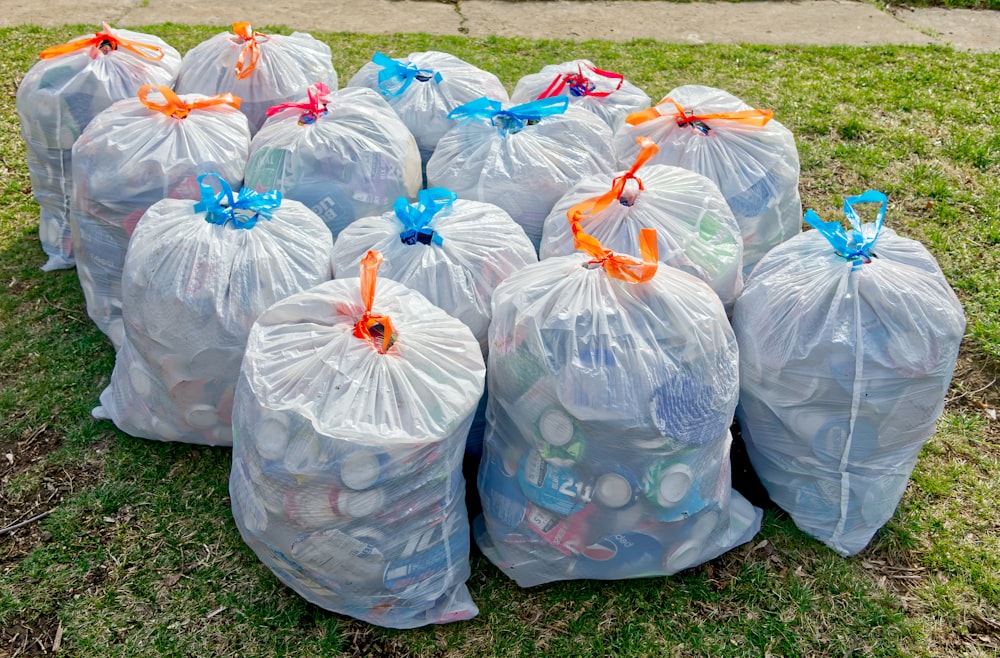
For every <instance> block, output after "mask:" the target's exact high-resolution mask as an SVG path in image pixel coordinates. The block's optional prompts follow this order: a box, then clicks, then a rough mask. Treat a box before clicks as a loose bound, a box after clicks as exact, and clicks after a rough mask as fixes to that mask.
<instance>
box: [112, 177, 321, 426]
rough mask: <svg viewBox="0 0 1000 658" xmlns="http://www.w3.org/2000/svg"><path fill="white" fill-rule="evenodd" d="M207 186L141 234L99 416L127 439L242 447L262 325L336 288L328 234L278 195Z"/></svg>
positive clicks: (132, 252) (150, 218) (148, 219)
mask: <svg viewBox="0 0 1000 658" xmlns="http://www.w3.org/2000/svg"><path fill="white" fill-rule="evenodd" d="M203 179H205V175H203V176H201V177H200V178H199V182H200V183H201V188H202V190H201V201H199V202H195V201H193V200H189V199H163V200H162V201H160V202H158V203H155V204H153V206H152V207H151V208H150V209H149V210H147V211H146V213H145V214H144V215H143V217H142V219H141V220H140V222H139V224H138V226H137V227H136V230H135V233H134V234H133V235H132V241H131V243H130V244H129V249H128V256H127V257H126V259H125V267H124V271H123V275H122V312H123V316H124V320H125V335H124V344H123V345H122V349H121V350H119V351H118V354H117V355H116V360H115V369H114V372H113V373H112V375H111V383H110V384H109V385H108V387H107V388H106V389H105V390H104V392H103V393H102V394H101V406H99V407H97V408H96V409H95V410H94V412H93V413H94V416H96V417H98V418H109V419H111V420H112V421H114V423H115V425H117V426H118V428H119V429H120V430H122V431H123V432H125V433H126V434H131V435H132V436H138V437H142V438H147V439H156V440H160V441H185V442H188V443H202V444H210V445H232V442H233V441H232V436H233V435H232V410H233V391H234V389H235V387H236V379H237V376H238V375H239V371H240V363H241V362H242V360H243V352H244V350H245V347H246V341H247V335H248V334H249V333H250V327H251V326H252V325H253V322H254V320H256V319H257V315H259V314H260V313H261V312H262V311H264V310H265V309H266V308H268V307H269V306H271V305H272V304H273V303H274V302H276V301H278V300H280V299H283V298H284V297H287V296H289V295H291V294H293V293H297V292H301V291H302V290H305V289H307V288H311V287H313V286H315V285H318V284H320V283H323V282H325V281H329V280H330V279H331V278H332V276H333V272H332V268H331V252H332V250H333V240H332V239H331V237H330V232H329V231H328V230H327V228H326V226H324V225H323V222H322V220H320V219H319V217H317V216H316V215H315V214H314V213H313V212H311V211H310V210H309V209H308V208H306V207H305V206H303V205H302V204H301V203H299V202H297V201H291V200H289V199H282V198H281V194H280V193H278V192H270V193H267V194H258V193H256V192H252V191H251V190H247V189H243V190H240V191H239V193H238V194H234V193H233V191H232V189H230V187H229V185H228V184H227V183H226V182H225V181H224V180H223V179H221V178H219V184H220V185H221V188H222V191H221V192H220V193H219V194H218V195H216V193H215V190H214V189H213V188H212V187H211V186H210V185H209V184H208V183H207V182H204V180H203Z"/></svg>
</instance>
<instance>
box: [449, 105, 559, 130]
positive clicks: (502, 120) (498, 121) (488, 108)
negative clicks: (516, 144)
mask: <svg viewBox="0 0 1000 658" xmlns="http://www.w3.org/2000/svg"><path fill="white" fill-rule="evenodd" d="M568 107H569V97H567V96H553V97H551V98H543V99H541V100H537V101H531V102H530V103H524V104H522V105H515V106H514V107H511V108H508V109H506V110H505V109H503V106H502V104H501V103H500V101H495V100H491V99H489V98H487V97H486V96H483V97H482V98H477V99H476V100H474V101H470V102H468V103H466V104H465V105H459V106H458V107H456V108H455V109H454V110H452V111H451V112H449V113H448V118H449V119H458V120H460V121H465V122H468V121H483V122H486V121H488V122H490V123H491V124H492V125H494V126H496V128H497V130H499V131H500V132H508V133H516V132H520V131H521V130H522V129H523V128H524V127H525V126H527V125H528V124H529V122H533V121H540V120H541V119H542V118H544V117H548V116H553V115H555V114H562V113H563V112H565V111H566V108H568Z"/></svg>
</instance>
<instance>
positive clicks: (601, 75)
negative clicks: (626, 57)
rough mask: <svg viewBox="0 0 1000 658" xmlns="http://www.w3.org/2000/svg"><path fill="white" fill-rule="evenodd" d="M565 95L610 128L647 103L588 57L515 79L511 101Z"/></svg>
mask: <svg viewBox="0 0 1000 658" xmlns="http://www.w3.org/2000/svg"><path fill="white" fill-rule="evenodd" d="M553 96H566V97H567V98H569V102H570V104H571V105H578V106H580V107H582V108H584V109H586V110H589V111H591V112H593V113H594V114H596V115H597V116H599V117H600V118H601V119H603V120H604V122H605V123H606V124H608V127H609V128H611V130H612V131H614V130H616V129H617V128H618V127H619V126H620V125H621V124H622V123H623V122H624V121H625V117H626V116H628V115H629V114H631V113H633V112H638V111H639V110H644V109H646V108H647V107H649V103H650V100H649V96H648V95H646V92H644V91H643V90H641V89H639V88H638V87H636V86H635V85H634V84H632V83H631V82H629V81H628V80H626V79H625V77H624V76H623V75H622V74H620V73H615V72H614V71H604V70H602V69H599V68H597V67H596V66H594V63H593V62H591V61H590V60H587V59H575V60H572V61H569V62H562V63H561V64H549V65H546V66H544V67H542V70H541V71H539V72H538V73H529V74H528V75H526V76H524V77H523V78H521V79H520V80H518V81H517V85H515V87H514V93H512V94H511V95H510V102H511V103H514V104H515V105H517V104H520V103H528V102H530V101H535V100H541V99H543V98H552V97H553Z"/></svg>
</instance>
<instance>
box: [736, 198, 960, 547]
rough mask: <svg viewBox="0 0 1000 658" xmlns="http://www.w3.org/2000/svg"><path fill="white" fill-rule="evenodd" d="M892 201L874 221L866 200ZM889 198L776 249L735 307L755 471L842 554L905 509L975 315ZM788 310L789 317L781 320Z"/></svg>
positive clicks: (743, 407)
mask: <svg viewBox="0 0 1000 658" xmlns="http://www.w3.org/2000/svg"><path fill="white" fill-rule="evenodd" d="M867 202H874V203H880V204H881V206H880V210H879V214H878V219H877V221H876V222H875V223H872V224H864V225H862V223H861V220H860V218H859V217H858V215H857V213H856V211H855V210H854V208H853V204H856V203H867ZM886 203H887V202H886V198H885V195H883V194H881V193H878V192H866V193H865V194H863V195H861V196H858V197H849V198H848V199H846V200H845V202H844V209H845V213H846V214H847V216H848V218H849V219H850V220H851V225H852V227H853V230H852V231H850V232H849V233H845V232H844V230H843V228H842V227H841V225H840V224H837V223H833V222H829V223H828V222H822V221H820V220H819V218H818V217H816V216H815V214H813V213H812V212H811V211H810V212H809V213H807V214H806V219H807V221H808V222H809V223H810V224H811V225H812V226H814V227H815V228H817V229H818V230H815V231H807V232H805V233H803V234H801V235H799V236H797V237H795V238H793V239H791V240H789V241H788V242H786V243H784V244H782V245H781V246H780V247H777V248H775V249H774V250H773V251H772V252H770V253H769V254H768V255H767V256H766V257H765V258H764V260H762V261H761V262H760V264H759V265H758V266H757V269H756V270H754V273H753V274H752V275H751V277H750V279H749V280H748V281H747V286H746V288H745V289H744V292H743V295H742V296H741V297H740V298H739V300H738V301H737V302H736V309H735V312H734V315H733V327H734V329H735V331H736V336H737V338H738V339H739V345H740V386H741V391H740V406H739V410H738V411H737V417H738V419H739V422H740V427H741V429H742V432H743V438H744V440H745V441H746V445H747V451H748V453H749V455H750V459H751V462H752V464H753V466H754V470H755V471H756V472H757V474H758V475H759V476H760V478H761V480H762V482H763V483H764V486H765V487H766V488H767V490H768V493H769V494H770V495H771V499H772V500H773V501H774V502H775V503H777V504H778V505H779V506H780V507H781V508H782V509H784V510H785V511H787V512H788V513H789V514H790V515H791V517H792V519H793V520H794V521H795V524H796V525H797V526H798V527H799V528H800V529H802V530H803V531H804V532H806V533H808V534H810V535H812V536H813V537H816V538H817V539H819V540H820V541H822V542H823V543H825V544H826V545H828V546H829V547H830V548H832V549H833V550H835V551H837V552H838V553H840V554H841V555H853V554H855V553H858V552H860V551H861V550H863V549H864V548H865V547H866V546H867V545H868V543H869V542H870V541H871V539H872V537H873V536H874V535H875V533H876V532H877V531H878V529H879V528H881V527H882V526H883V525H884V524H885V523H886V522H887V521H888V520H889V519H890V518H891V517H892V515H893V513H894V512H895V509H896V506H897V504H898V503H899V501H900V499H901V498H902V496H903V492H904V490H905V489H906V483H907V481H908V479H909V477H910V473H911V471H912V470H913V467H914V465H915V464H916V461H917V456H918V454H919V452H920V448H921V447H922V446H923V444H924V443H925V442H926V441H927V440H928V439H929V438H930V437H931V436H932V435H933V433H934V429H935V423H936V421H937V419H938V417H939V416H940V414H941V412H942V410H943V408H944V396H945V393H946V392H947V390H948V386H949V383H950V382H951V376H952V372H953V371H954V368H955V362H956V359H957V357H958V348H959V343H960V342H961V339H962V335H963V333H964V330H965V316H964V313H963V311H962V307H961V305H960V304H959V301H958V299H957V297H956V296H955V293H954V292H953V291H952V290H951V288H950V287H949V285H948V283H947V281H945V278H944V275H943V274H942V272H941V270H940V268H939V267H938V265H937V263H936V262H935V260H934V258H933V256H931V254H930V253H928V251H927V250H926V249H925V248H924V247H923V245H921V244H920V243H919V242H916V241H914V240H910V239H907V238H903V237H900V236H899V235H897V234H896V233H895V232H894V231H892V230H891V229H888V228H883V227H882V222H883V217H884V214H885V209H886ZM775 318H781V321H780V322H777V321H775Z"/></svg>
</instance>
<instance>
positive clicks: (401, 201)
mask: <svg viewBox="0 0 1000 658" xmlns="http://www.w3.org/2000/svg"><path fill="white" fill-rule="evenodd" d="M456 199H458V195H457V194H455V193H454V192H452V191H451V190H449V189H446V188H443V187H430V188H427V189H426V190H420V192H419V193H418V194H417V202H416V203H415V204H411V203H410V202H409V201H408V200H407V198H406V197H403V196H401V197H399V198H398V199H396V203H395V205H394V206H393V211H394V212H395V213H396V218H397V219H399V221H400V222H402V224H403V229H404V230H403V232H402V233H400V234H399V239H400V241H402V242H403V244H409V245H413V244H417V243H418V242H419V243H421V244H428V245H429V244H436V245H438V246H439V247H440V246H441V245H442V244H443V243H444V240H443V238H442V237H441V235H440V234H439V233H436V232H435V231H434V229H433V228H432V227H431V222H433V221H434V217H435V216H436V215H437V214H438V213H439V212H441V211H442V210H445V209H447V208H450V207H451V205H452V204H453V203H455V200H456Z"/></svg>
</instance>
